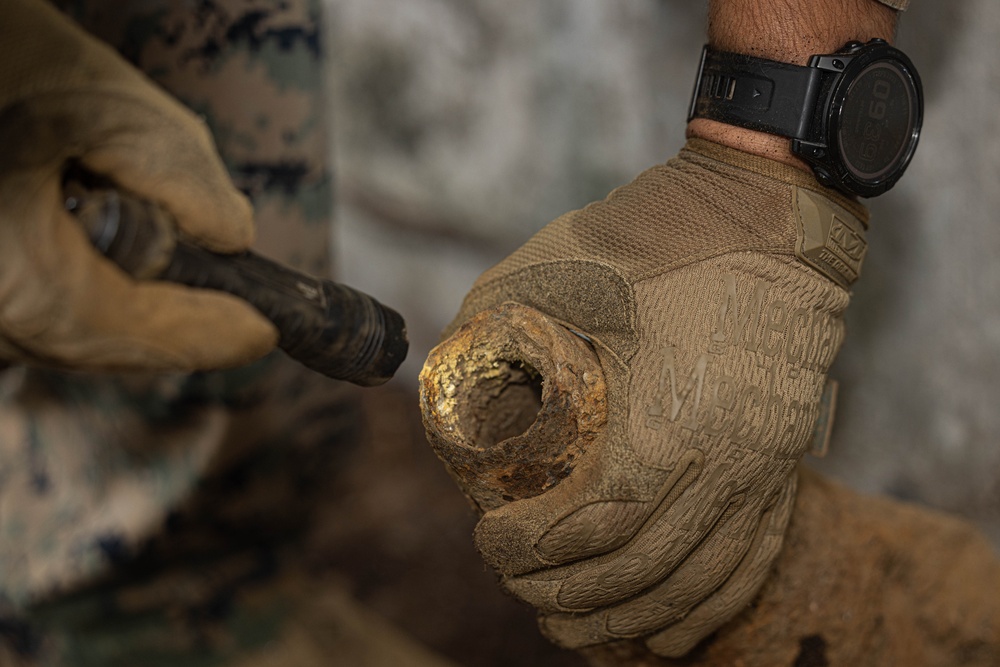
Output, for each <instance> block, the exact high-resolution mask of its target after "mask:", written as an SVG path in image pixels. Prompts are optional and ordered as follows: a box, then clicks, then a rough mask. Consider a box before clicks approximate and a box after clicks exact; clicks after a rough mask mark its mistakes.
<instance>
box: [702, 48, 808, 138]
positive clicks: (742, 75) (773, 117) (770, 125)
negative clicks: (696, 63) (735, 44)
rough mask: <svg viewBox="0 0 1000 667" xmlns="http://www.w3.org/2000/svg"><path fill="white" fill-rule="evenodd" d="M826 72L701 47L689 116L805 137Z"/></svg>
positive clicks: (786, 135) (762, 130)
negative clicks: (699, 64)
mask: <svg viewBox="0 0 1000 667" xmlns="http://www.w3.org/2000/svg"><path fill="white" fill-rule="evenodd" d="M824 74H825V72H824V71H823V70H820V69H817V68H815V67H803V66H801V65H791V64H789V63H782V62H777V61H774V60H766V59H764V58H754V57H753V56H747V55H743V54H739V53H727V52H724V51H712V50H711V49H709V48H708V47H707V46H706V47H705V48H704V49H703V50H702V54H701V66H700V67H699V68H698V78H697V79H696V80H695V86H694V95H692V97H691V109H690V111H689V112H688V120H691V119H692V118H708V119H710V120H717V121H719V122H722V123H726V124H727V125H736V126H739V127H745V128H747V129H751V130H759V131H761V132H767V133H768V134H778V135H781V136H785V137H790V138H793V139H810V137H809V136H807V133H808V131H809V125H810V121H811V120H812V117H813V112H814V110H815V105H816V99H817V97H819V88H820V84H821V82H822V79H823V76H824Z"/></svg>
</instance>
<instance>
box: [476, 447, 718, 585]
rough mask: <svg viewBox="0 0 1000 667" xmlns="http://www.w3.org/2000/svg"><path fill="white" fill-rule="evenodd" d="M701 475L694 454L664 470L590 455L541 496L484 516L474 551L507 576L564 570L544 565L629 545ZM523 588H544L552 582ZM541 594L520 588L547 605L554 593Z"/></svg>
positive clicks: (697, 458) (478, 529) (542, 582)
mask: <svg viewBox="0 0 1000 667" xmlns="http://www.w3.org/2000/svg"><path fill="white" fill-rule="evenodd" d="M700 470H701V457H700V456H695V455H692V456H688V457H682V458H681V459H679V461H678V462H677V464H676V465H675V466H674V468H673V469H671V470H668V471H660V470H652V469H649V468H644V467H641V466H637V465H614V464H610V463H609V462H608V461H606V460H605V459H604V458H602V457H600V456H594V457H592V458H589V459H587V460H585V461H584V462H582V463H581V464H580V465H579V466H578V467H577V468H576V470H574V471H573V473H572V474H571V475H570V476H569V477H567V478H566V479H565V480H563V481H562V482H561V483H560V484H559V485H557V486H556V487H554V488H552V489H550V490H548V491H546V492H545V493H543V494H541V495H539V496H535V497H534V498H528V499H525V500H519V501H517V502H513V503H509V504H507V505H504V506H502V507H500V508H497V509H495V510H492V511H490V512H487V513H486V514H485V515H483V518H482V519H481V520H480V522H479V524H478V525H477V526H476V531H475V536H474V538H475V544H476V547H477V548H478V549H479V551H480V553H481V554H482V555H483V558H484V560H486V562H487V563H489V564H490V565H491V566H492V567H494V568H495V569H497V570H498V571H499V572H500V573H501V574H504V575H506V576H508V577H510V576H515V575H521V574H525V573H528V572H534V571H536V570H543V571H544V572H543V574H542V576H543V577H545V573H547V572H556V573H559V572H562V570H561V569H556V570H550V569H548V568H551V567H552V566H553V565H558V564H560V563H563V562H566V561H572V560H577V559H580V558H584V557H586V556H588V555H590V554H592V553H603V552H605V551H609V550H612V549H614V548H616V547H617V546H619V545H620V544H622V543H624V542H626V541H627V540H628V539H629V538H630V537H632V535H634V534H635V532H636V531H638V530H639V528H640V527H641V526H642V525H643V523H644V522H645V521H646V519H647V517H648V516H649V515H650V514H651V513H656V511H657V508H658V507H661V506H668V505H669V504H671V503H673V502H674V500H675V499H676V498H677V496H679V495H680V493H681V492H683V490H684V489H685V488H686V487H687V485H689V484H690V483H691V482H692V481H693V479H694V478H696V477H697V475H698V473H699V472H700ZM571 567H572V566H571ZM525 583H526V584H527V585H528V586H529V587H533V586H537V587H539V588H540V589H545V590H548V589H550V588H551V587H552V586H553V585H554V583H553V582H551V581H530V582H525ZM512 592H514V593H515V594H516V595H520V594H521V593H520V592H517V591H512ZM540 595H541V598H542V599H538V596H536V595H532V594H529V593H528V592H527V591H525V599H526V600H528V601H530V602H531V603H532V604H539V605H540V604H541V603H542V601H543V600H544V603H545V604H546V605H551V604H552V600H551V599H550V598H551V596H549V595H547V594H545V593H540Z"/></svg>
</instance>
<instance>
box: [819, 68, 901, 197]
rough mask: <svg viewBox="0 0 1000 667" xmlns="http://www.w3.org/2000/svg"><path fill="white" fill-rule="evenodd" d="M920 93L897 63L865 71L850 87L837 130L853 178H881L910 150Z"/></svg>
mask: <svg viewBox="0 0 1000 667" xmlns="http://www.w3.org/2000/svg"><path fill="white" fill-rule="evenodd" d="M915 96H916V91H915V88H914V85H913V82H912V80H911V79H910V77H908V76H907V75H906V73H905V72H903V71H901V70H900V68H899V67H898V66H897V65H895V64H894V63H891V62H890V63H887V62H884V61H883V62H876V63H873V64H871V65H869V66H868V67H866V68H865V69H863V70H862V71H861V72H860V73H859V74H858V75H857V76H856V77H855V78H854V80H853V81H852V82H851V84H850V87H849V88H848V89H847V94H846V95H845V98H844V102H843V105H842V107H841V112H840V127H839V132H838V133H837V134H838V136H837V142H838V144H839V149H840V154H841V157H842V158H843V161H844V166H845V167H846V168H847V170H848V171H849V172H850V173H851V175H852V176H854V177H855V178H857V179H859V180H862V181H869V182H877V181H879V180H881V179H883V178H885V177H887V176H889V175H891V174H893V173H894V172H895V170H896V169H897V168H898V167H899V163H900V162H901V161H903V160H905V159H906V158H907V156H908V154H909V149H910V144H911V143H912V142H913V133H914V124H915V122H916V118H915V109H916V105H915V103H914V98H915Z"/></svg>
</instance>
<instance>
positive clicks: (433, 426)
mask: <svg viewBox="0 0 1000 667" xmlns="http://www.w3.org/2000/svg"><path fill="white" fill-rule="evenodd" d="M420 402H421V410H422V412H423V419H424V427H425V428H426V430H427V437H428V440H429V441H430V443H431V446H432V447H433V448H434V450H435V451H436V452H437V454H438V456H439V457H440V458H441V459H442V460H443V461H444V462H445V464H446V465H447V467H448V470H449V472H450V473H451V474H452V476H453V477H454V478H455V479H456V480H457V481H458V483H459V486H461V487H462V489H463V490H464V491H465V493H466V495H467V496H468V497H469V498H470V499H471V500H472V501H473V503H474V504H475V505H476V507H477V508H479V509H480V510H483V511H485V510H489V509H492V508H495V507H499V506H500V505H502V504H504V503H506V502H510V501H512V500H519V499H521V498H530V497H532V496H535V495H538V494H539V493H542V492H543V491H545V490H546V489H549V488H551V487H553V486H555V485H556V484H558V483H559V482H560V481H561V480H562V479H564V478H565V477H566V476H567V475H568V474H569V473H570V472H571V471H572V470H573V467H574V466H575V464H576V461H577V459H578V457H579V455H580V454H581V452H583V451H584V449H585V448H586V446H587V445H588V444H589V443H590V442H591V441H593V440H594V438H596V437H597V434H598V432H599V431H600V429H601V428H602V427H603V426H604V424H605V422H606V420H607V407H606V396H605V386H604V376H603V373H602V372H601V367H600V363H599V361H598V359H597V355H596V354H595V353H594V351H593V350H592V349H591V347H590V346H589V345H588V344H587V342H586V341H584V340H583V339H582V338H581V337H579V336H577V335H575V334H573V333H572V332H570V331H569V330H567V329H566V328H565V327H563V326H561V325H559V324H558V323H556V322H554V321H553V320H551V319H549V318H548V317H546V316H545V315H544V314H542V313H540V312H539V311H537V310H534V309H532V308H528V307H526V306H521V305H519V304H512V303H508V304H503V305H501V306H498V307H497V308H493V309H491V310H487V311H484V312H482V313H480V314H479V315H476V316H475V317H473V318H472V319H470V320H469V321H468V322H466V323H465V324H464V325H463V326H462V327H461V328H460V329H459V330H458V331H456V332H455V334H454V335H453V336H452V337H451V338H449V339H448V340H446V341H444V342H443V343H441V344H440V345H439V346H437V347H436V348H434V349H433V350H432V351H431V353H430V355H429V356H428V358H427V362H426V364H425V365H424V370H423V371H422V372H421V374H420Z"/></svg>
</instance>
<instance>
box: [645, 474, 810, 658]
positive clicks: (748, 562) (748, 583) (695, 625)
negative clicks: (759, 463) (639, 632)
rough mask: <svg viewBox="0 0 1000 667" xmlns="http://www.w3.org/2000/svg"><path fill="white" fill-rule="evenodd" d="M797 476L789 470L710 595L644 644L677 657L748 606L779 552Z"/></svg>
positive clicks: (669, 655) (793, 505) (793, 497)
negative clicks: (745, 545) (726, 574)
mask: <svg viewBox="0 0 1000 667" xmlns="http://www.w3.org/2000/svg"><path fill="white" fill-rule="evenodd" d="M797 484H798V475H797V473H795V472H793V473H792V475H791V476H790V478H789V480H788V482H787V483H786V484H785V485H784V488H783V489H782V491H781V495H780V496H779V498H778V500H777V503H776V504H775V506H774V507H773V508H771V509H770V510H768V512H767V513H766V515H765V516H764V519H763V520H762V521H761V527H760V528H759V529H758V531H757V534H756V535H755V536H754V541H753V543H752V544H751V545H750V549H749V550H748V552H747V555H746V556H744V558H743V560H742V561H740V564H739V565H738V566H737V567H736V569H735V570H734V571H733V573H732V574H731V575H730V576H729V578H728V579H727V580H726V582H725V583H724V584H723V585H722V586H721V587H720V588H719V590H717V591H716V592H715V593H713V594H712V596H711V597H710V598H709V599H708V600H706V601H705V602H703V603H701V604H700V605H698V606H697V607H695V608H694V609H693V610H692V611H691V613H690V614H688V615H687V616H686V617H685V618H684V619H683V620H681V621H678V622H677V623H675V624H673V625H672V626H670V627H669V628H667V629H665V630H663V631H661V632H658V633H656V634H654V635H653V636H651V637H649V638H648V639H647V640H646V645H647V646H648V647H649V649H650V650H651V651H652V652H654V653H656V654H657V655H660V656H663V657H667V658H679V657H681V656H683V655H686V654H687V653H688V652H689V651H691V649H693V648H694V647H695V646H696V645H697V644H698V642H700V641H701V640H702V639H704V638H705V637H707V636H708V635H710V634H711V633H713V632H715V630H717V629H718V628H719V627H721V626H722V625H724V624H725V623H727V622H728V621H729V620H731V619H732V618H733V617H735V616H736V615H737V614H739V613H740V612H741V611H742V610H743V609H745V608H746V606H747V605H749V604H750V603H751V602H752V601H753V599H754V597H755V596H756V595H757V592H758V591H759V590H760V588H761V586H762V585H763V584H764V582H765V581H766V579H767V576H768V574H769V572H770V569H771V565H772V563H774V560H775V558H777V557H778V554H779V553H780V551H781V546H782V544H783V542H784V535H785V529H786V528H787V526H788V521H789V520H790V518H791V516H792V511H793V510H794V507H795V490H796V488H797Z"/></svg>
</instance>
